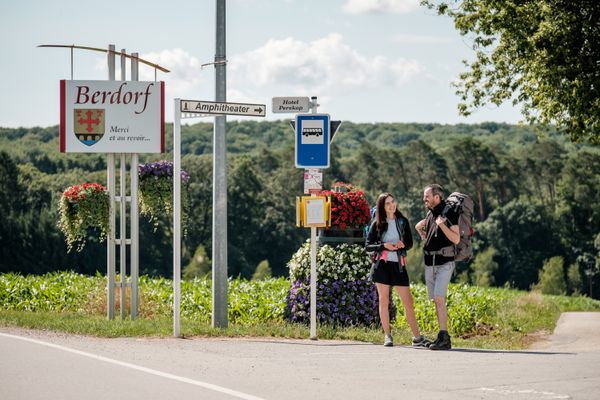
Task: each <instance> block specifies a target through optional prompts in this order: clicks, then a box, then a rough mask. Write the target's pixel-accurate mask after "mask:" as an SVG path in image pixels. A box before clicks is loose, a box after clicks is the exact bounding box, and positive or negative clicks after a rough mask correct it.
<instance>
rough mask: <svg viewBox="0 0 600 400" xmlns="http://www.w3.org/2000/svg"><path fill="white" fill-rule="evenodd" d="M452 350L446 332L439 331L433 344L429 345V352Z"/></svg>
mask: <svg viewBox="0 0 600 400" xmlns="http://www.w3.org/2000/svg"><path fill="white" fill-rule="evenodd" d="M451 348H452V341H451V340H450V335H449V334H448V332H446V331H440V333H438V337H437V339H436V340H435V342H433V343H431V345H430V346H429V350H450V349H451Z"/></svg>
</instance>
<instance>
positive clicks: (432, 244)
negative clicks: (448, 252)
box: [423, 201, 458, 265]
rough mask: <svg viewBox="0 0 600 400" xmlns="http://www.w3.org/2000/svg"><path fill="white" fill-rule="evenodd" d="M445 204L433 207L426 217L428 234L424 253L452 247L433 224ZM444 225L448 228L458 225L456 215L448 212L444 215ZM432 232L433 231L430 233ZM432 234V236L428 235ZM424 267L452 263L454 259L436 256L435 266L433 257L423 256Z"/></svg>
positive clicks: (452, 244) (441, 203) (448, 240)
mask: <svg viewBox="0 0 600 400" xmlns="http://www.w3.org/2000/svg"><path fill="white" fill-rule="evenodd" d="M445 206H446V204H445V203H444V202H443V201H442V202H440V204H438V205H437V206H435V207H434V208H433V210H431V213H428V216H427V225H426V229H427V230H426V232H428V240H427V239H426V241H425V245H424V246H423V250H426V251H439V250H440V249H442V248H444V247H448V246H454V243H452V242H451V241H450V239H448V238H447V237H446V235H445V234H444V232H443V231H442V230H441V228H439V227H438V226H437V225H436V224H435V219H436V218H437V217H438V215H440V214H441V213H442V211H443V210H444V207H445ZM446 218H447V221H446V225H447V226H448V227H450V226H452V225H456V224H458V214H457V213H456V212H455V211H453V210H449V211H448V212H447V213H446ZM432 230H433V231H432ZM429 233H432V234H429ZM424 258H425V265H442V264H445V263H447V262H450V261H454V257H444V256H442V255H441V254H437V255H436V256H435V264H434V262H433V261H434V256H433V255H427V254H425V257H424Z"/></svg>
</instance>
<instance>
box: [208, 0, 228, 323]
mask: <svg viewBox="0 0 600 400" xmlns="http://www.w3.org/2000/svg"><path fill="white" fill-rule="evenodd" d="M216 1H217V4H216V6H217V7H216V8H217V10H216V11H217V12H216V14H217V15H216V48H215V101H219V102H224V101H226V75H225V59H226V58H225V33H226V31H225V22H226V20H225V0H216ZM225 123H226V117H225V116H218V117H215V125H214V130H213V221H212V228H213V237H212V239H213V240H212V256H213V269H212V284H213V286H212V296H213V302H212V326H213V327H215V328H217V327H219V328H225V327H227V147H226V145H227V140H226V136H225V135H226V132H225Z"/></svg>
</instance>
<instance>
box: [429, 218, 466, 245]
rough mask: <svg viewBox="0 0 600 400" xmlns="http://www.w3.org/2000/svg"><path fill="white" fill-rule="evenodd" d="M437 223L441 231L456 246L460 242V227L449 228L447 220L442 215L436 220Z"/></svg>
mask: <svg viewBox="0 0 600 400" xmlns="http://www.w3.org/2000/svg"><path fill="white" fill-rule="evenodd" d="M435 223H436V224H437V226H438V227H439V228H440V229H441V231H442V232H443V233H444V235H446V237H447V238H448V240H450V241H451V242H452V243H454V244H458V243H459V242H460V233H459V229H458V225H452V227H450V228H448V225H446V218H444V217H442V216H441V215H439V216H438V217H437V218H436V219H435Z"/></svg>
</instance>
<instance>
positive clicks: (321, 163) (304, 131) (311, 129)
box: [296, 114, 330, 168]
mask: <svg viewBox="0 0 600 400" xmlns="http://www.w3.org/2000/svg"><path fill="white" fill-rule="evenodd" d="M329 119H330V117H329V114H297V115H296V168H329V142H330V140H329V136H330V131H329V129H330V125H329Z"/></svg>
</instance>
